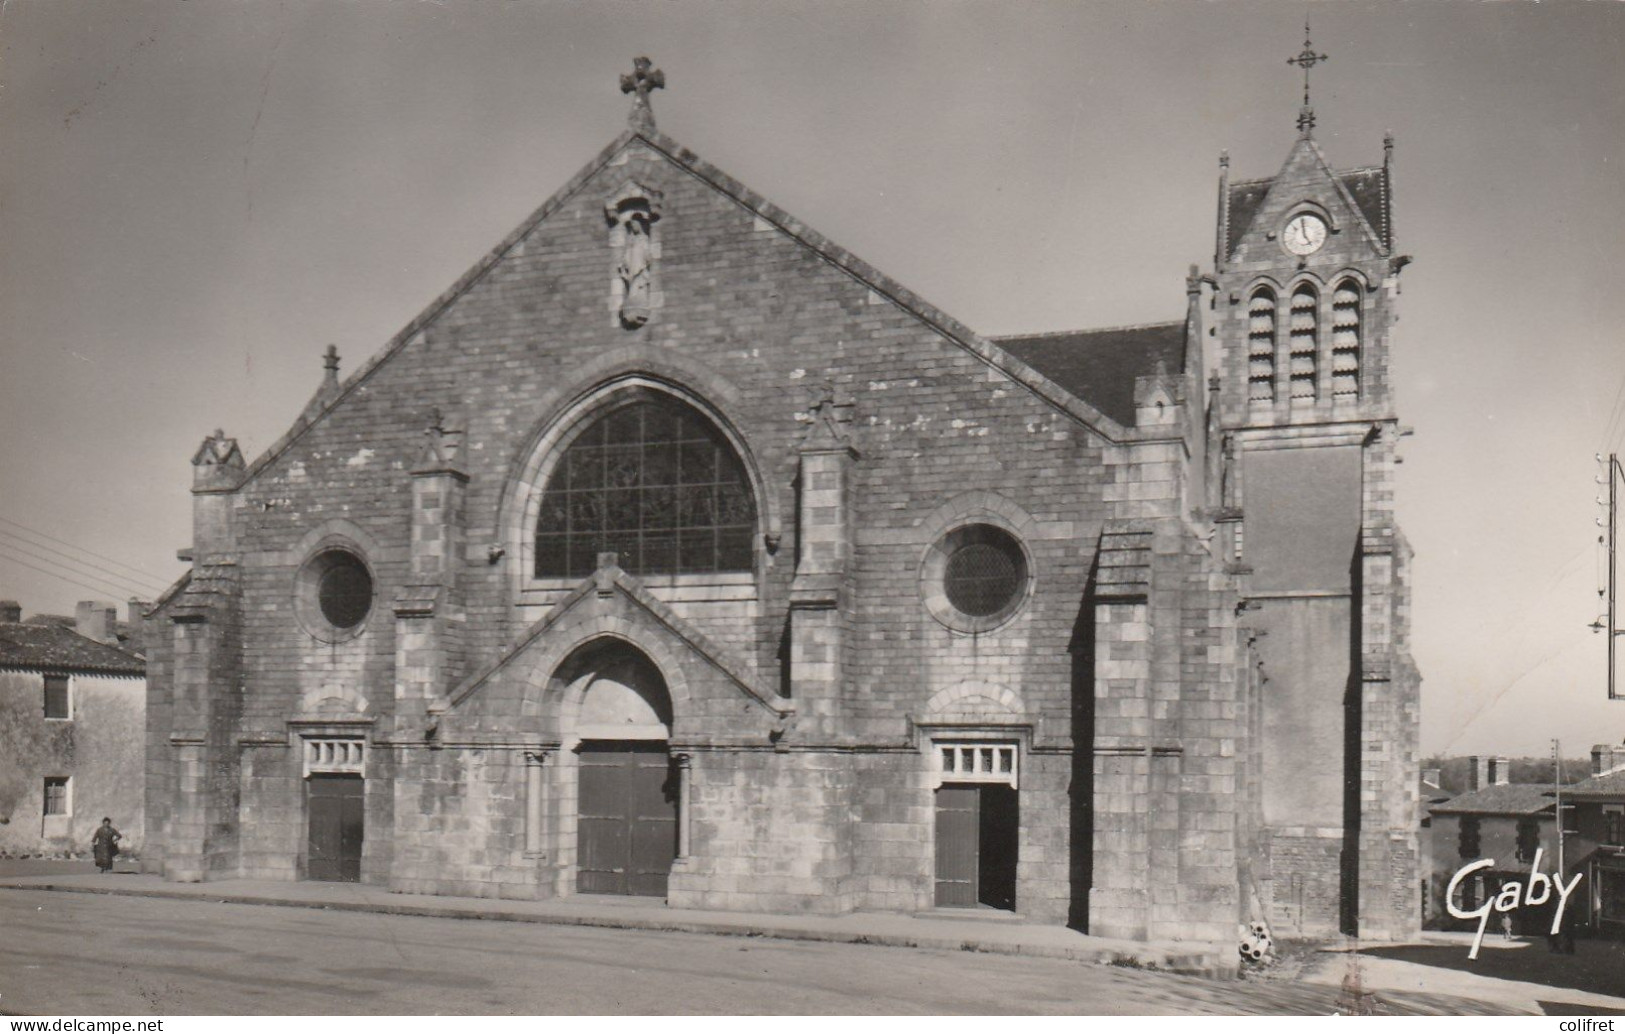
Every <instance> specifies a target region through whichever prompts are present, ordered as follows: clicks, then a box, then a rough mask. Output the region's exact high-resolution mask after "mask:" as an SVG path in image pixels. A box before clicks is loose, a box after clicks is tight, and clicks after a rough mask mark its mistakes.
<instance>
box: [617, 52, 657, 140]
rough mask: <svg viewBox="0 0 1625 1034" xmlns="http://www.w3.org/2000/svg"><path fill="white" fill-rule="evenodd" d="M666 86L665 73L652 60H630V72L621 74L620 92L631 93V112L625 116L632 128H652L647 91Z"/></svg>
mask: <svg viewBox="0 0 1625 1034" xmlns="http://www.w3.org/2000/svg"><path fill="white" fill-rule="evenodd" d="M665 88H666V73H665V72H662V71H661V70H660V69H658V68H656V67H654V62H653V61H650V60H649V59H648V58H646V57H640V58H638V59H636V60H635V61H633V62H632V74H631V75H626V74H624V73H623V74H622V75H621V92H622V93H630V94H632V112H631V114H629V115H628V116H627V118H626V121H627V124H629V125H630V126H631V127H632V128H633V129H654V127H655V112H654V109H653V108H651V107H650V106H649V93H650V92H651V91H653V90H664V89H665Z"/></svg>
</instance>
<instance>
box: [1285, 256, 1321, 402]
mask: <svg viewBox="0 0 1625 1034" xmlns="http://www.w3.org/2000/svg"><path fill="white" fill-rule="evenodd" d="M1319 308H1320V296H1319V295H1318V294H1316V293H1315V289H1314V288H1313V287H1312V286H1310V285H1309V284H1299V285H1298V286H1297V288H1296V289H1295V290H1294V291H1293V292H1292V317H1291V320H1292V323H1291V349H1290V351H1291V356H1292V358H1291V360H1290V361H1291V364H1292V367H1291V370H1290V376H1291V381H1292V401H1293V402H1313V401H1314V400H1315V396H1316V395H1317V394H1319V384H1318V383H1317V382H1318V380H1319V372H1320V371H1319V356H1318V354H1317V353H1318V351H1319V349H1320V313H1319Z"/></svg>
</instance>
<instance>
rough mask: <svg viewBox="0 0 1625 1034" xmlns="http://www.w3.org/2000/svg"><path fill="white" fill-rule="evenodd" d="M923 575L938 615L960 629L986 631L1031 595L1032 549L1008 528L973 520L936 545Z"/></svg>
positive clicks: (929, 602)
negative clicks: (1029, 554)
mask: <svg viewBox="0 0 1625 1034" xmlns="http://www.w3.org/2000/svg"><path fill="white" fill-rule="evenodd" d="M922 580H923V584H922V586H921V588H922V591H923V592H924V595H925V602H926V607H927V608H928V609H929V610H930V611H931V613H932V616H934V617H935V618H936V619H937V620H939V621H941V622H942V623H943V624H945V625H947V626H948V627H950V628H953V629H955V630H957V631H961V632H985V631H988V630H989V629H992V628H994V627H996V626H998V625H1001V624H1003V623H1004V622H1005V621H1006V620H1008V619H1009V618H1010V617H1011V616H1012V615H1013V614H1014V613H1015V612H1016V611H1017V610H1018V609H1020V607H1021V604H1022V602H1023V601H1024V600H1025V599H1026V598H1027V590H1028V585H1029V582H1030V578H1029V574H1028V566H1027V554H1026V552H1025V551H1024V550H1023V549H1022V547H1021V543H1020V542H1019V541H1018V540H1017V539H1016V537H1015V536H1014V535H1012V534H1011V533H1010V532H1008V531H1006V530H1004V529H1003V528H1000V527H997V526H995V525H992V524H967V525H964V526H963V527H959V528H956V529H954V530H953V531H951V532H949V533H948V534H947V535H944V536H943V537H942V539H941V540H940V541H939V542H937V543H936V545H934V546H932V548H931V552H930V554H929V555H928V556H927V558H926V564H925V570H924V572H923V573H922Z"/></svg>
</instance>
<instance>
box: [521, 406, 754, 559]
mask: <svg viewBox="0 0 1625 1034" xmlns="http://www.w3.org/2000/svg"><path fill="white" fill-rule="evenodd" d="M755 537H756V500H755V497H754V496H753V495H752V493H751V488H750V482H749V480H748V479H747V476H746V473H745V467H744V463H743V462H742V461H741V460H740V458H739V455H738V454H737V453H736V452H735V451H734V449H733V446H732V445H730V444H729V442H728V440H727V439H726V438H725V437H724V436H723V434H722V433H721V431H719V430H718V429H717V428H716V426H715V425H713V424H712V423H711V421H709V420H708V419H706V418H705V417H704V416H702V415H701V414H700V413H699V412H698V411H697V410H695V409H694V408H693V407H691V406H689V405H687V404H685V403H683V402H680V401H678V400H677V399H674V398H671V397H670V396H667V395H664V394H662V393H659V392H652V391H641V392H637V393H635V394H633V395H632V396H631V399H630V401H628V402H627V403H626V404H623V405H620V406H617V407H616V408H614V409H612V410H611V411H609V412H608V413H606V414H604V415H602V416H599V417H598V418H597V419H596V420H594V421H593V422H592V423H591V424H589V425H588V426H587V428H586V429H585V430H584V431H582V432H581V433H580V434H578V435H576V436H575V438H574V440H572V441H571V442H570V444H569V445H568V446H567V447H566V448H565V450H564V453H563V455H561V456H560V457H559V458H558V461H557V462H556V463H555V464H554V466H553V472H552V474H551V475H550V476H549V478H548V481H547V488H546V490H545V491H544V492H543V495H542V501H541V508H540V512H539V513H538V515H537V519H536V569H535V574H536V577H538V578H556V577H568V578H585V577H587V576H588V575H590V574H592V572H593V570H594V569H595V568H596V567H597V556H598V554H599V553H601V552H613V553H616V554H618V556H619V562H620V565H621V567H622V569H624V570H626V571H627V572H629V573H631V574H636V575H661V574H714V573H720V572H735V571H744V572H749V571H751V570H753V569H754V566H755V565H754V560H755V555H754V544H755Z"/></svg>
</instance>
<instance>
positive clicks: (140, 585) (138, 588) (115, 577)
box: [0, 528, 159, 593]
mask: <svg viewBox="0 0 1625 1034" xmlns="http://www.w3.org/2000/svg"><path fill="white" fill-rule="evenodd" d="M0 535H7V536H10V537H11V538H14V539H16V540H17V541H18V542H20V543H22V545H24V546H28V547H29V549H26V550H25V549H22V548H21V547H19V546H15V545H12V544H11V543H9V542H7V543H3V544H4V545H7V546H11V548H12V549H16V550H18V551H19V552H22V553H26V554H27V555H28V556H31V557H33V558H34V559H35V560H45V558H44V557H42V556H40V555H39V554H37V553H34V552H32V550H35V549H43V550H44V551H45V552H47V553H53V554H55V555H57V556H59V557H61V558H63V559H64V560H66V561H68V562H69V563H71V564H78V565H79V566H80V567H88V568H91V569H92V570H91V571H90V572H88V573H90V574H94V575H96V576H97V577H100V578H104V579H106V580H107V581H109V582H114V583H118V584H122V585H128V586H130V587H131V590H132V591H134V592H140V593H155V592H158V591H159V590H158V589H157V588H156V587H155V583H151V582H147V581H146V580H145V579H142V580H140V581H137V580H136V579H134V578H130V577H127V576H125V575H122V574H119V573H118V572H117V571H106V570H103V569H102V568H101V567H100V566H99V565H96V564H92V563H89V562H88V561H85V560H80V559H79V558H78V557H76V556H70V555H69V554H67V553H64V552H62V551H61V550H60V549H52V548H51V547H50V546H46V545H41V544H40V543H38V542H30V541H28V540H27V539H25V538H23V537H22V536H21V535H18V534H17V533H16V532H14V531H6V530H5V529H4V528H0ZM46 562H47V563H55V561H46Z"/></svg>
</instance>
